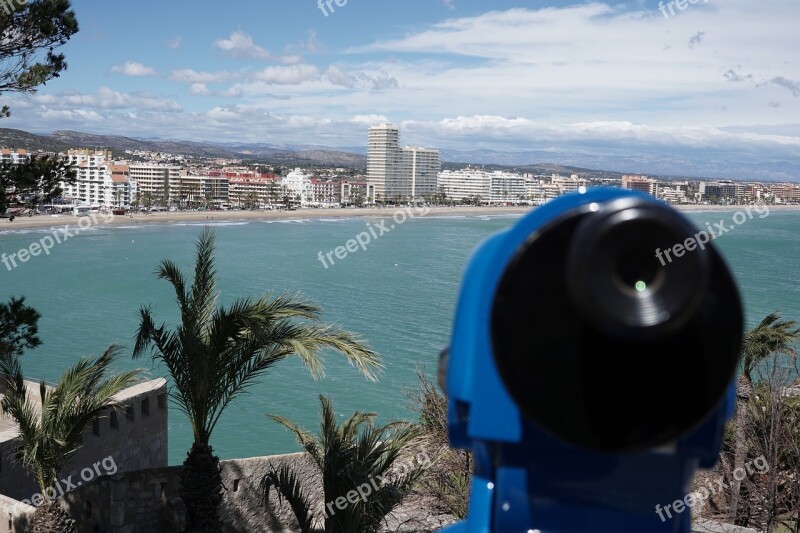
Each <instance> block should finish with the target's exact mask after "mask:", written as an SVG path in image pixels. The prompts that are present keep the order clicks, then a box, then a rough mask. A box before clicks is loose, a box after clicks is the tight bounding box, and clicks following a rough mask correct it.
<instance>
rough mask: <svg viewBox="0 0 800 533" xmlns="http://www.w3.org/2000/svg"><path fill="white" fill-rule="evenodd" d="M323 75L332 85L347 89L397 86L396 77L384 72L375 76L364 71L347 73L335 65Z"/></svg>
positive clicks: (381, 88) (378, 88) (376, 89)
mask: <svg viewBox="0 0 800 533" xmlns="http://www.w3.org/2000/svg"><path fill="white" fill-rule="evenodd" d="M325 77H326V78H327V80H328V81H329V82H331V83H332V84H334V85H340V86H342V87H347V88H349V89H358V88H362V89H371V90H375V91H378V90H383V89H393V88H397V87H398V86H399V84H398V82H397V79H396V78H393V77H391V76H389V75H388V74H386V73H385V72H380V73H378V74H377V75H375V76H370V75H368V74H365V73H364V72H354V73H352V74H351V73H348V72H345V71H344V70H343V69H341V68H339V67H338V66H336V65H331V66H330V67H328V70H327V72H326V73H325Z"/></svg>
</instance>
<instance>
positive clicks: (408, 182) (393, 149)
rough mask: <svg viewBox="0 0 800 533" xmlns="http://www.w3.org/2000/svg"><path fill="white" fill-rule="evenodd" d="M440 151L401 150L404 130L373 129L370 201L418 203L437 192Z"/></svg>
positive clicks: (389, 126) (369, 161)
mask: <svg viewBox="0 0 800 533" xmlns="http://www.w3.org/2000/svg"><path fill="white" fill-rule="evenodd" d="M441 166H442V165H441V161H440V159H439V151H438V150H431V149H427V148H422V147H414V146H407V147H405V148H400V130H398V129H397V128H396V127H395V126H394V125H392V124H381V125H380V126H374V127H372V128H370V129H369V145H368V150H367V183H368V190H369V192H370V193H371V194H372V196H371V197H370V201H376V200H377V201H387V200H389V201H404V200H415V199H418V198H422V197H424V196H426V195H433V194H435V193H436V180H437V175H438V174H439V170H441Z"/></svg>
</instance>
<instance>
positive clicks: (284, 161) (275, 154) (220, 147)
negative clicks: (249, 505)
mask: <svg viewBox="0 0 800 533" xmlns="http://www.w3.org/2000/svg"><path fill="white" fill-rule="evenodd" d="M0 146H3V147H6V148H27V149H29V150H33V151H36V150H44V151H53V152H60V151H65V150H67V149H69V148H76V147H84V148H98V147H103V148H111V149H112V150H113V151H114V153H115V155H117V156H121V155H122V154H124V152H125V151H126V150H141V151H149V152H161V153H169V154H175V155H182V156H185V157H196V158H224V159H243V160H249V161H253V162H255V161H263V162H266V163H273V164H280V165H285V166H292V165H301V166H308V165H317V166H327V167H346V168H357V169H364V168H365V167H366V160H367V158H366V147H365V146H363V147H362V146H356V147H339V148H334V147H329V146H318V145H280V144H269V143H232V142H196V141H183V140H171V139H137V138H131V137H124V136H120V135H97V134H92V133H83V132H78V131H68V130H59V131H55V132H53V133H49V134H38V135H37V134H33V133H29V132H26V131H22V130H15V129H7V128H0ZM441 156H442V161H444V162H446V163H447V164H446V165H445V167H447V168H451V167H458V166H459V165H462V166H463V165H468V164H469V165H491V166H493V167H509V168H515V169H517V170H523V171H530V172H534V171H541V170H542V169H553V170H551V171H552V172H557V171H573V172H578V171H586V170H585V169H602V170H604V171H609V172H611V173H630V174H646V175H651V176H662V177H687V178H692V177H693V178H716V179H738V180H759V181H800V164H798V163H797V162H793V161H749V160H746V159H744V158H742V159H741V160H733V159H731V158H730V157H723V156H721V155H720V156H717V157H715V156H714V155H706V156H705V157H699V156H693V157H691V156H672V155H617V154H590V153H569V152H545V151H498V150H488V149H479V150H452V149H442V150H441ZM555 169H562V170H555ZM590 172H602V171H590Z"/></svg>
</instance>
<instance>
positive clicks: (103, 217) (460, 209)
mask: <svg viewBox="0 0 800 533" xmlns="http://www.w3.org/2000/svg"><path fill="white" fill-rule="evenodd" d="M675 207H676V208H677V209H679V210H681V211H738V210H740V209H746V208H747V206H740V205H679V206H675ZM405 209H406V208H403V207H367V208H341V209H315V208H304V209H297V210H294V211H271V210H266V211H264V210H259V211H249V210H227V211H173V212H157V213H147V214H145V213H134V214H133V215H132V216H131V215H116V216H113V217H112V215H110V214H102V213H101V214H97V215H95V216H96V217H97V220H98V221H99V222H100V223H101V224H109V225H136V224H175V223H181V222H202V221H205V220H208V221H211V220H213V221H214V222H231V221H242V220H300V219H306V220H308V219H330V218H353V217H373V218H382V217H391V216H392V215H393V214H394V213H395V212H396V211H398V210H405ZM410 209H412V211H413V213H414V216H417V217H419V216H423V213H424V209H425V208H421V207H417V208H410ZM427 209H428V212H427V213H424V215H425V216H500V215H522V214H525V213H527V212H528V211H530V210H531V209H535V207H528V206H516V207H498V206H484V207H476V206H457V207H429V208H427ZM769 209H770V210H800V205H770V206H769ZM80 218H86V217H76V216H74V215H69V214H63V215H35V216H32V217H27V216H22V217H16V218H15V219H14V221H13V222H9V220H8V219H7V218H6V219H0V231H3V230H9V229H29V228H47V227H58V226H63V225H73V224H77V223H78V221H79V220H80Z"/></svg>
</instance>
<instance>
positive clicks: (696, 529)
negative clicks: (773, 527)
mask: <svg viewBox="0 0 800 533" xmlns="http://www.w3.org/2000/svg"><path fill="white" fill-rule="evenodd" d="M692 533H761V532H760V531H758V530H756V529H750V528H749V527H739V526H734V525H733V524H725V523H723V522H714V521H712V520H695V521H694V523H692Z"/></svg>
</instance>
